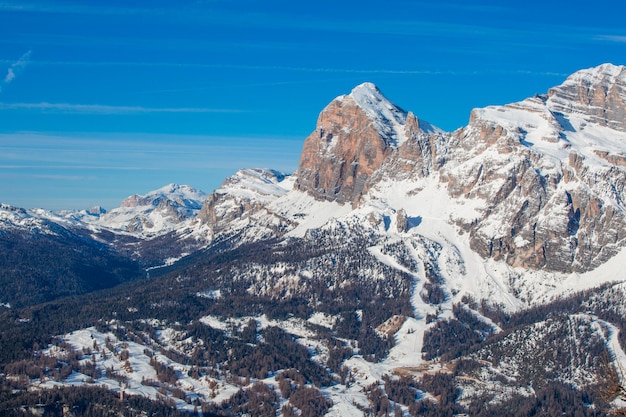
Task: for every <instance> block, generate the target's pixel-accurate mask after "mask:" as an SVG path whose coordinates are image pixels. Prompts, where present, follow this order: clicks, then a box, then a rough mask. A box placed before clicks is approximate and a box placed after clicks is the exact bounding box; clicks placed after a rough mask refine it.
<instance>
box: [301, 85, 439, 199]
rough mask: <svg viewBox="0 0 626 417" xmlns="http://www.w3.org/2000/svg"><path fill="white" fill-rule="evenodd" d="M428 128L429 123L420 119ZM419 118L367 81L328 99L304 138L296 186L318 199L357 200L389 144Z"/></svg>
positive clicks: (415, 128)
mask: <svg viewBox="0 0 626 417" xmlns="http://www.w3.org/2000/svg"><path fill="white" fill-rule="evenodd" d="M424 126H425V127H426V128H427V129H429V130H430V131H434V128H433V127H432V126H430V125H429V124H428V123H425V122H424ZM421 129H422V127H421V126H420V122H419V121H418V120H417V118H416V117H415V116H413V115H412V114H411V115H409V116H407V113H406V112H404V111H403V110H402V109H400V108H399V107H397V106H395V105H394V104H392V103H391V102H389V101H388V100H387V99H386V98H385V97H384V96H383V95H382V93H381V92H380V91H379V90H378V88H376V86H374V85H373V84H371V83H365V84H361V85H359V86H357V87H356V88H355V89H354V90H352V92H351V94H350V95H347V96H340V97H338V98H336V99H335V100H333V101H332V102H331V103H330V104H329V105H328V106H327V107H326V108H325V109H324V110H323V111H322V112H321V114H320V116H319V119H318V122H317V127H316V129H315V131H314V132H313V133H311V135H310V136H309V137H308V138H307V139H306V140H305V142H304V148H303V150H302V155H301V157H300V164H299V167H298V172H297V174H296V177H297V180H296V189H298V190H301V191H306V192H307V193H309V194H311V195H313V196H314V197H316V198H318V199H322V200H330V201H337V202H340V203H352V204H355V203H357V202H358V200H359V198H360V196H361V195H362V194H363V193H364V192H365V191H366V190H367V181H368V179H369V178H370V177H371V176H372V175H373V174H374V173H375V172H376V170H378V169H379V168H380V167H381V165H382V164H383V162H384V161H385V160H386V159H387V157H388V156H389V155H390V153H391V152H392V150H393V149H396V148H398V147H400V146H402V144H403V143H405V142H406V141H407V139H408V137H409V136H412V135H415V134H416V133H417V132H421V131H422V130H421Z"/></svg>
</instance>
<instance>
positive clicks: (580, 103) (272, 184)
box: [0, 64, 626, 415]
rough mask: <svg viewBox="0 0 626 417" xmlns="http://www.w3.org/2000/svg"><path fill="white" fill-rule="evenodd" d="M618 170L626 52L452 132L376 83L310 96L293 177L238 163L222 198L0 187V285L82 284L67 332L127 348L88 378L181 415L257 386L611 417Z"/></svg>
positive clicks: (291, 405) (624, 233) (619, 227)
mask: <svg viewBox="0 0 626 417" xmlns="http://www.w3.org/2000/svg"><path fill="white" fill-rule="evenodd" d="M625 184H626V68H625V67H622V66H615V65H611V64H604V65H601V66H598V67H595V68H590V69H586V70H582V71H579V72H576V73H575V74H573V75H571V76H570V77H568V78H567V80H566V81H565V82H564V83H563V84H561V85H559V86H556V87H554V88H552V89H550V90H549V91H548V92H547V94H543V95H536V96H534V97H531V98H528V99H526V100H523V101H521V102H518V103H513V104H508V105H504V106H490V107H486V108H482V109H475V110H473V111H472V113H471V115H470V120H469V123H468V125H467V126H465V127H463V128H460V129H458V130H456V131H454V132H445V131H443V130H441V129H439V128H437V127H436V126H434V125H432V124H430V123H428V122H426V121H424V120H421V119H419V118H418V117H417V116H415V115H414V114H413V113H411V112H406V111H404V110H402V109H401V108H399V107H398V106H396V105H395V104H393V103H392V102H390V101H389V100H388V99H387V98H386V97H385V96H384V95H383V94H382V93H381V91H380V90H379V89H378V88H377V87H376V86H375V85H373V84H371V83H365V84H361V85H359V86H357V87H355V88H354V89H353V90H352V92H351V93H350V94H348V95H342V96H339V97H337V98H336V99H334V100H333V101H332V102H331V103H330V104H329V105H328V106H327V107H326V108H325V109H324V110H323V111H322V112H321V113H320V115H319V119H318V122H317V126H316V129H315V131H314V132H312V133H311V135H310V136H309V137H308V138H306V140H305V141H304V146H303V151H302V154H301V157H300V163H299V167H298V170H297V171H296V172H295V173H293V174H291V175H289V174H286V173H281V172H277V171H274V170H270V169H243V170H241V171H239V172H237V173H236V174H235V175H233V176H232V177H230V178H227V179H226V180H225V181H224V183H223V184H222V186H221V187H220V188H219V189H217V190H215V191H214V192H213V193H211V194H209V195H207V194H205V193H203V192H201V191H198V190H195V189H193V188H191V187H189V186H184V185H182V186H181V185H175V184H170V185H167V186H165V187H163V188H161V189H159V190H156V191H153V192H150V193H148V194H146V195H134V196H131V197H128V198H127V199H125V200H124V201H123V202H122V204H121V207H119V208H116V209H113V210H111V211H110V212H104V211H103V210H101V209H99V208H93V209H89V210H85V211H81V212H72V211H62V212H57V213H52V212H47V211H44V210H37V209H34V210H24V209H20V208H14V207H10V206H7V205H3V206H1V207H0V244H2V247H3V248H4V250H3V257H2V258H1V259H2V261H1V263H0V273H1V274H2V275H1V276H0V278H1V279H2V280H3V284H4V285H5V286H6V288H9V289H10V291H9V290H7V291H5V292H4V293H3V294H2V295H0V303H2V305H3V306H4V309H5V310H6V313H5V314H13V315H15V314H17V315H23V314H25V313H17V312H16V311H17V310H16V308H17V307H27V306H30V308H32V309H35V310H34V311H37V309H39V308H43V307H38V305H39V304H40V303H42V302H44V301H53V300H60V297H64V296H68V295H72V296H79V295H80V294H91V295H89V296H90V297H95V300H96V301H93V303H94V307H93V308H94V309H95V308H96V307H95V306H96V305H98V306H100V307H98V308H101V309H102V317H101V318H100V319H96V317H97V315H93V316H92V315H91V314H95V313H92V312H91V310H88V312H86V313H85V315H84V317H87V316H89V317H90V318H89V320H87V319H86V318H85V319H78V322H77V324H76V327H75V329H74V330H78V329H79V328H85V327H88V326H95V327H90V328H89V338H87V339H85V338H84V336H85V335H82V336H77V334H73V335H71V334H67V335H65V336H62V337H63V338H64V339H65V340H66V341H69V342H68V343H70V344H71V345H72V346H74V347H75V348H76V349H82V350H83V351H85V349H86V347H89V346H87V345H89V344H90V343H93V340H98V341H99V344H100V345H102V344H104V340H105V339H106V338H107V337H109V339H110V340H113V338H112V337H111V336H107V334H109V333H108V332H113V333H112V334H114V338H115V340H116V343H120V344H121V343H127V344H128V342H127V341H126V342H125V341H124V340H125V339H124V337H126V338H128V340H132V341H133V343H135V344H136V345H132V346H131V347H132V348H131V347H128V348H127V349H128V350H129V351H130V352H131V359H132V360H130V362H129V365H128V366H130V368H131V370H130V371H129V370H128V369H127V368H128V366H126V368H125V365H124V361H126V360H128V357H127V358H126V359H119V360H117V362H116V361H114V360H113V358H112V357H109V358H108V359H107V358H100V357H96V356H94V359H93V363H94V365H93V366H95V367H96V368H98V367H100V368H102V369H105V368H106V369H109V367H112V369H113V370H112V371H111V373H112V374H111V375H108V376H105V375H100V376H99V377H98V378H96V377H95V376H94V375H90V376H89V377H90V378H91V379H93V380H94V381H96V382H98V383H99V384H104V385H107V386H109V387H110V388H111V389H116V387H117V386H118V385H116V384H117V382H113V381H117V379H115V378H114V376H115V375H116V378H118V379H120V378H121V379H124V380H125V381H126V382H127V383H128V390H129V392H132V393H141V394H142V395H145V396H148V397H150V398H153V399H157V398H161V397H160V396H164V397H167V398H175V397H176V395H175V393H177V394H179V395H178V397H176V398H178V400H174V401H173V404H174V405H175V406H177V407H178V408H179V409H185V410H188V411H192V410H193V408H194V406H195V407H196V409H197V408H198V407H200V408H201V409H203V410H204V411H205V412H207V413H214V414H218V415H219V414H220V413H222V412H223V413H227V412H232V413H238V412H252V413H254V412H257V411H258V410H256V409H255V410H256V411H254V410H251V409H250V408H245V407H243V406H242V405H241V404H243V403H244V402H247V404H248V405H247V406H246V407H252V406H251V405H250V404H251V403H254V401H253V400H252V399H251V398H256V397H255V396H257V397H259V398H260V397H263V398H264V399H265V402H266V403H268V404H270V403H271V404H272V406H271V407H270V410H269V411H268V413H269V414H272V413H274V414H276V413H277V412H279V411H280V412H281V413H282V415H292V414H290V413H296V412H299V413H300V414H301V415H322V414H324V413H329V414H330V415H362V413H366V414H367V413H370V412H371V413H374V414H378V415H382V414H380V413H381V412H382V413H383V414H384V412H385V410H386V412H392V411H393V412H395V413H396V415H408V414H410V415H452V414H462V413H468V414H471V415H524V414H523V412H524V411H523V410H526V408H524V407H536V408H537V409H541V410H544V411H543V412H544V414H545V413H548V414H550V413H552V412H553V411H554V410H553V408H551V407H553V406H554V404H557V403H558V404H562V405H563V407H566V408H563V410H562V412H564V413H566V414H568V413H570V412H571V413H575V412H576V413H582V414H580V415H587V414H588V413H590V412H591V411H590V410H593V412H598V413H600V412H604V411H602V410H601V409H600V407H601V406H602V407H605V408H604V409H603V410H605V411H606V410H608V409H609V408H610V407H611V404H606V403H603V405H601V402H602V401H601V400H600V399H599V397H598V396H595V394H593V392H596V391H597V388H594V385H595V384H598V383H602V381H603V380H602V378H605V377H607V375H609V374H610V372H609V373H608V374H607V372H606V370H607V369H613V368H612V367H613V366H615V367H619V366H622V367H626V354H625V350H626V343H625V341H626V336H625V334H624V331H625V330H626V321H625V320H624V317H625V314H626V310H625V307H624V306H625V305H626V304H625V300H626V284H624V281H626V275H625V274H624V272H623V265H624V264H625V262H626V251H625V250H624V246H625V245H626V203H625V201H626V195H625V190H624V186H625ZM145 277H149V278H147V279H146V278H145ZM127 281H132V283H131V284H124V285H126V287H125V286H124V285H122V286H120V287H117V289H114V290H105V291H100V292H98V293H91V291H94V290H97V289H102V288H110V287H114V286H117V285H118V284H120V283H122V282H127ZM124 288H127V289H126V290H124ZM164 288H167V289H168V290H167V291H165V292H164ZM124 291H126V292H124ZM29 297H30V299H29ZM83 297H86V296H83ZM92 299H93V298H92ZM63 300H65V299H63ZM63 300H60V301H55V302H58V303H61V305H62V306H65V307H62V308H69V307H67V306H69V305H70V304H71V303H72V301H63ZM130 300H132V301H130ZM68 303H69V304H68ZM109 306H115V310H112V308H113V307H110V308H109ZM121 310H124V311H126V313H124V314H122V313H120V311H121ZM113 311H115V313H116V314H114V315H112V312H113ZM29 314H30V313H29ZM177 315H179V316H177ZM29 317H30V316H29ZM139 323H143V324H141V325H140V324H139ZM120 326H122V327H123V328H124V329H126V330H125V332H126V335H125V336H123V335H122V333H124V332H119V331H118V330H115V331H114V330H113V329H114V328H115V329H120ZM141 326H143V327H141ZM146 326H147V327H146ZM249 326H251V327H249ZM60 328H64V329H65V328H67V326H66V327H55V329H60ZM148 328H149V329H150V330H148ZM139 329H142V330H139ZM202 329H203V330H202ZM274 329H276V330H274ZM68 330H72V329H68ZM82 331H83V332H84V330H82ZM116 332H117V333H116ZM206 332H213V333H211V334H212V336H211V337H210V339H211V341H209V339H207V337H205V336H206V335H205V333H206ZM246 332H248V333H249V334H248V333H246ZM80 334H82V333H80ZM131 334H132V335H133V336H129V335H131ZM246 334H247V335H248V336H246ZM54 335H57V334H56V333H55V334H50V335H49V336H54ZM38 337H39V338H41V335H38ZM285 337H286V338H285ZM216 340H219V342H216ZM242 341H245V343H243V344H241V342H242ZM25 343H26V344H28V343H27V342H25ZM50 343H53V342H52V341H51V340H50ZM292 344H293V345H292ZM115 346H117V345H114V346H113V349H111V348H110V349H109V350H110V351H111V353H112V354H113V356H114V357H117V356H119V351H116V350H115V349H116V348H115ZM129 346H130V345H129ZM133 346H134V347H133ZM199 346H200V347H199ZM246 346H247V347H246ZM227 347H229V348H228V349H230V351H229V352H230V353H228V352H225V350H226V351H228V349H227ZM301 347H305V348H306V349H304V350H303V351H302V352H300V351H299V350H298V349H299V348H301ZM133 349H134V350H133ZM143 349H147V350H151V351H153V353H154V352H157V351H158V350H159V349H160V350H161V352H162V353H161V355H162V356H159V358H160V359H159V360H161V363H162V366H165V367H166V368H167V367H169V368H171V369H173V370H175V371H176V375H178V376H177V377H176V378H174V377H171V378H169V377H168V378H165V377H163V378H161V376H162V375H163V373H164V372H166V371H164V370H163V369H162V367H161V368H160V366H161V365H155V364H154V363H153V357H152V356H150V355H147V354H145V355H144V353H145V351H143ZM285 349H287V350H290V351H293V352H296V353H294V354H293V355H291V356H290V355H288V354H286V353H285ZM118 350H119V349H118ZM239 350H241V351H240V352H239ZM235 351H237V352H239V353H241V352H247V353H246V354H245V355H244V356H246V357H250V358H253V357H255V358H257V360H256V362H255V363H248V362H246V360H245V359H243V356H241V355H240V356H237V357H234V356H233V355H234V354H233V353H232V352H235ZM163 352H169V353H163ZM218 352H221V353H219V354H218ZM263 352H264V353H263ZM297 352H300V353H297ZM37 354H38V355H39V354H40V353H37ZM41 354H44V353H41ZM16 355H17V356H16V358H17V357H20V356H19V355H20V354H18V353H16ZM45 355H49V356H51V357H58V355H57V356H55V355H56V354H55V353H54V348H53V349H51V350H48V351H45ZM198 355H200V356H198ZM202 355H204V356H202ZM256 355H258V356H256ZM298 355H302V356H298ZM105 356H106V355H105ZM157 356H158V355H156V356H154V358H156V357H157ZM270 357H271V358H272V360H270V359H267V358H270ZM296 357H297V358H296ZM200 358H204V359H200ZM207 358H209V359H207ZM261 358H264V359H263V360H262V359H261ZM603 358H604V359H603ZM13 359H15V358H13ZM13 359H8V358H7V357H5V358H3V360H4V362H3V363H4V366H5V370H4V372H5V373H6V374H7V375H9V374H11V372H8V371H7V369H9V370H11V369H14V368H15V369H16V366H15V365H11V364H12V363H14V362H11V361H12V360H13ZM266 359H267V363H266V364H264V366H262V367H260V363H261V362H263V361H265V360H266ZM190 363H193V364H192V365H189V364H190ZM83 365H84V364H83ZM84 366H86V365H84ZM6 367H8V368H6ZM607 367H608V368H607ZM169 368H168V369H169ZM294 369H295V370H294ZM83 371H84V369H83ZM83 371H81V370H80V369H77V370H74V372H75V374H73V375H74V376H73V377H72V378H73V379H72V381H74V382H75V381H76V378H79V379H80V378H82V377H80V375H86V374H85V372H83ZM42 372H43V371H42ZM107 372H108V371H107ZM294 372H295V373H296V374H297V375H298V376H296V374H294ZM113 374H115V375H113ZM281 375H282V377H280V376H281ZM610 375H613V374H610ZM610 375H609V376H610ZM616 375H617V374H616ZM202 377H205V381H209V380H210V381H213V382H207V383H206V384H207V385H203V384H201V383H200V382H199V381H201V380H202ZM49 378H50V377H49ZM237 378H244V381H241V380H239V379H237ZM246 378H247V379H246ZM250 378H251V380H250ZM280 378H283V379H282V380H281V379H280ZM34 379H37V378H31V379H30V380H31V383H35V382H34ZM148 379H150V380H154V381H155V382H154V383H153V384H144V382H145V381H146V380H148ZM170 379H171V380H170ZM157 380H158V381H159V382H158V383H157V382H156V381H157ZM284 380H287V381H290V382H287V383H284V382H281V381H284ZM618 380H619V378H618ZM63 381H65V380H64V379H63V378H61V379H59V380H58V382H60V383H69V382H68V381H69V380H67V381H66V382H63ZM251 381H252V382H251ZM254 381H257V385H254V384H253V383H254ZM298 381H299V382H298ZM43 382H44V381H42V380H41V378H39V379H38V383H40V384H41V386H42V387H48V386H52V385H50V384H47V385H46V384H45V383H43ZM74 382H72V383H74ZM259 384H260V385H259ZM285 384H287V385H289V384H291V385H289V386H290V387H291V388H289V390H292V391H293V392H298V394H297V396H296V397H291V395H292V394H291V392H292V391H289V392H286V391H285V390H287V388H286V385H285ZM146 386H147V387H149V388H147V387H146ZM211 387H212V388H211ZM307 387H308V388H307ZM305 388H306V389H310V390H312V391H310V392H309V391H306V389H305ZM594 390H596V391H594ZM305 391H306V393H305ZM237 392H239V393H240V394H237ZM159 393H160V394H159ZM316 393H318V394H320V395H321V397H318V396H316V395H317V394H316ZM322 394H323V395H322ZM237 395H240V396H244V397H245V401H244V400H243V399H242V398H243V397H241V398H240V397H237ZM181 396H182V398H181ZM299 396H304V397H306V396H311V398H315V400H311V401H312V402H311V401H309V402H308V403H307V402H306V401H304V402H302V401H301V400H299V399H298V398H299ZM550 396H552V397H550ZM568 396H569V397H568ZM548 397H549V398H548ZM553 397H554V398H553ZM556 397H559V398H560V399H559V398H556ZM565 397H567V398H568V399H565ZM307 398H308V397H307ZM196 400H197V401H196ZM218 400H219V401H218ZM259 401H260V400H259ZM385 401H386V402H385ZM542 401H543V402H542ZM305 403H306V404H315V410H316V411H315V410H314V411H311V410H310V409H309V408H308V407H309V405H303V404H305ZM566 403H567V404H566ZM481 404H483V406H482V408H481V406H480V405H481ZM485 404H486V405H485ZM565 404H566V405H565ZM592 404H593V407H592V406H591V405H592ZM613 406H615V407H618V406H620V403H619V402H616V403H614V404H613ZM220 407H222V408H220ZM238 407H243V408H238ZM567 407H571V408H567ZM585 407H586V408H585ZM594 407H596V408H594ZM266 411H267V410H266ZM311 413H312V414H311ZM429 413H431V414H429ZM520 413H521V414H520ZM585 413H587V414H585ZM540 414H541V413H540ZM548 414H546V415H548ZM572 415H573V414H572ZM589 415H591V414H589Z"/></svg>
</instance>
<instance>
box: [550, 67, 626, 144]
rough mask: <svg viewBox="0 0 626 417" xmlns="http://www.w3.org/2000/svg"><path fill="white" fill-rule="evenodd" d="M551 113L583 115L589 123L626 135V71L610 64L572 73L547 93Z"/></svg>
mask: <svg viewBox="0 0 626 417" xmlns="http://www.w3.org/2000/svg"><path fill="white" fill-rule="evenodd" d="M548 97H549V99H548V105H549V107H550V108H551V110H552V111H554V112H555V113H557V114H558V113H562V114H572V113H578V114H580V115H584V117H585V119H586V120H587V121H588V122H590V123H596V124H599V125H601V126H607V127H610V128H612V129H615V130H620V131H622V132H626V69H625V68H624V67H623V66H615V65H611V64H604V65H600V66H599V67H596V68H593V69H591V70H582V71H578V72H576V73H574V74H572V75H571V76H570V77H568V78H567V80H566V81H565V82H564V83H563V84H562V85H560V86H558V87H554V88H552V89H550V90H549V91H548Z"/></svg>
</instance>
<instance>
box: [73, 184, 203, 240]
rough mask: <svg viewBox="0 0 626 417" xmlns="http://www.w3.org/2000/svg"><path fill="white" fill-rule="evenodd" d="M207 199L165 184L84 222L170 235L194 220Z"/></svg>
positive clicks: (148, 234) (199, 193) (185, 187)
mask: <svg viewBox="0 0 626 417" xmlns="http://www.w3.org/2000/svg"><path fill="white" fill-rule="evenodd" d="M206 197H207V195H206V193H204V192H203V191H200V190H196V189H195V188H192V187H190V186H188V185H178V184H168V185H166V186H164V187H161V188H159V189H158V190H154V191H151V192H149V193H147V194H144V195H138V194H134V195H132V196H130V197H128V198H126V199H124V200H123V201H122V203H121V204H120V207H118V208H115V209H113V210H111V211H109V212H107V213H104V214H102V215H100V216H97V218H95V219H93V218H89V217H87V218H85V220H87V221H90V220H93V221H91V223H93V224H95V225H98V226H103V227H107V228H110V229H115V230H122V231H126V232H129V233H132V234H136V235H143V236H146V237H152V236H155V235H159V234H163V233H166V232H170V231H172V230H174V229H176V228H178V227H180V225H181V223H184V222H185V221H187V220H189V219H192V218H193V217H195V216H196V215H197V214H198V212H199V211H200V208H201V207H202V203H203V202H204V200H205V199H206Z"/></svg>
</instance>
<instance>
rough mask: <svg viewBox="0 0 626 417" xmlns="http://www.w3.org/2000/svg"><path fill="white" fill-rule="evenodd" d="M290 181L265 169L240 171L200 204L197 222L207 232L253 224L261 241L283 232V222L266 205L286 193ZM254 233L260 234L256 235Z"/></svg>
mask: <svg viewBox="0 0 626 417" xmlns="http://www.w3.org/2000/svg"><path fill="white" fill-rule="evenodd" d="M291 186H292V182H290V180H289V179H288V176H287V175H285V174H283V173H282V172H278V171H274V170H269V169H242V170H240V171H238V172H237V173H236V174H235V175H233V176H232V177H229V178H227V179H226V180H225V181H224V182H223V183H222V185H221V187H220V188H219V189H217V190H215V191H214V192H213V193H212V194H211V195H210V196H209V197H208V198H207V199H206V201H205V202H204V204H203V206H202V209H201V210H200V212H199V213H198V217H197V218H198V221H199V222H200V223H201V224H203V225H207V226H209V228H210V230H211V233H213V234H217V233H220V232H222V231H225V230H229V231H230V232H231V233H232V232H233V231H235V230H243V229H245V228H246V227H247V226H249V225H250V224H254V225H255V226H256V227H255V229H256V232H257V234H259V236H249V237H250V238H251V239H253V240H256V239H261V238H264V237H268V236H270V235H272V233H276V232H277V231H280V230H284V229H285V227H286V224H287V223H288V222H287V220H285V219H284V218H282V217H281V216H279V215H277V214H275V213H274V212H272V211H271V209H270V208H269V205H270V204H271V202H272V201H274V200H275V199H276V198H278V197H281V196H283V195H285V194H286V193H287V191H288V190H289V189H290V188H291ZM258 230H263V232H260V233H258Z"/></svg>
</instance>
